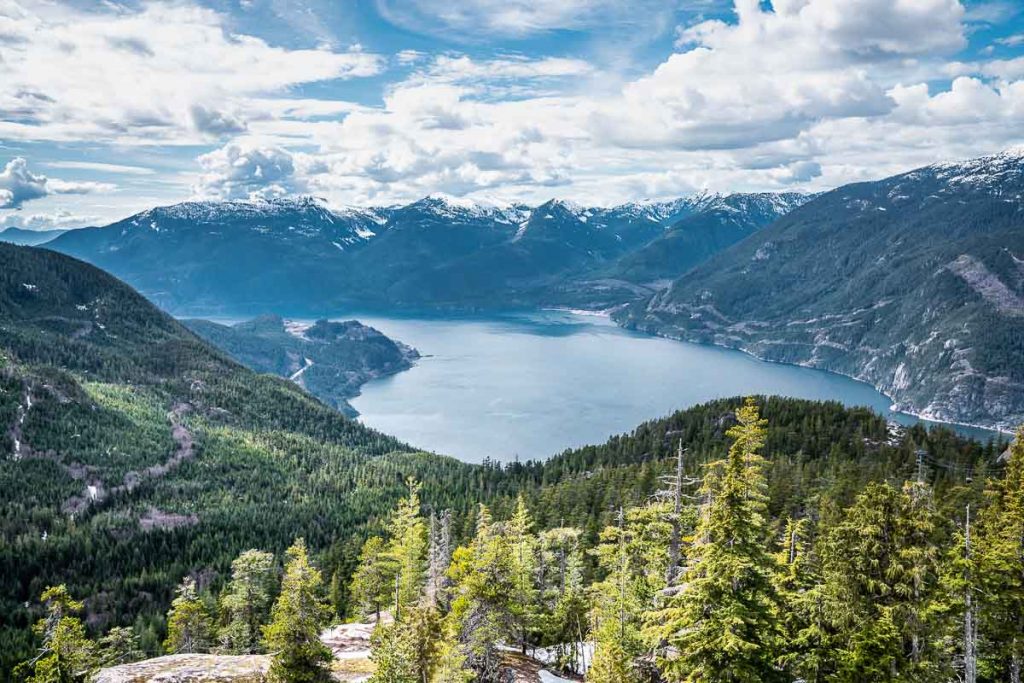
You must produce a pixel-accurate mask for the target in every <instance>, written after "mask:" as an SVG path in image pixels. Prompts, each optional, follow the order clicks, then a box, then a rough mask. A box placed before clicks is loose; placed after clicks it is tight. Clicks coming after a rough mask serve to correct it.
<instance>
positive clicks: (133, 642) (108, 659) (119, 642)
mask: <svg viewBox="0 0 1024 683" xmlns="http://www.w3.org/2000/svg"><path fill="white" fill-rule="evenodd" d="M98 645H99V656H98V660H99V665H100V666H101V667H107V666H117V665H118V664H128V663H130V662H137V661H138V660H140V659H142V658H143V657H144V656H145V653H143V651H142V648H141V647H140V646H139V638H138V636H136V635H135V629H132V628H128V627H126V626H115V627H114V628H112V629H110V630H109V631H107V634H106V635H105V636H103V637H102V638H100V640H99V643H98Z"/></svg>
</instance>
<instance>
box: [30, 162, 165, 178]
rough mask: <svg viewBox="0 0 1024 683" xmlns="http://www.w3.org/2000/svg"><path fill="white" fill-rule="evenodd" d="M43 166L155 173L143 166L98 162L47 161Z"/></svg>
mask: <svg viewBox="0 0 1024 683" xmlns="http://www.w3.org/2000/svg"><path fill="white" fill-rule="evenodd" d="M44 165H45V166H49V167H50V168H67V169H73V170H78V171H99V172H101V173H122V174H125V175H153V174H154V173H156V171H154V170H153V169H151V168H146V167H145V166H130V165H126V164H108V163H103V162H98V161H48V162H46V164H44Z"/></svg>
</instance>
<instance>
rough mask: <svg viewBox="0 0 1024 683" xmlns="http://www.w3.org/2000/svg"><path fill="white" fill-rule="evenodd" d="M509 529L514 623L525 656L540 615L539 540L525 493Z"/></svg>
mask: <svg viewBox="0 0 1024 683" xmlns="http://www.w3.org/2000/svg"><path fill="white" fill-rule="evenodd" d="M505 528H506V534H507V535H508V544H509V547H510V548H511V550H512V589H513V594H512V619H513V622H514V624H515V625H514V630H515V638H516V640H517V641H518V645H519V648H520V651H521V652H522V653H523V654H524V655H525V654H526V646H527V644H528V642H529V640H530V634H531V632H532V631H533V630H534V629H535V628H536V624H537V620H538V616H539V615H538V609H537V608H538V606H537V588H536V585H535V582H536V577H535V576H534V574H535V572H536V564H537V558H536V553H537V539H536V538H535V537H534V536H533V534H532V528H533V520H532V519H531V518H530V511H529V509H527V507H526V500H525V499H524V498H523V494H521V493H520V494H519V497H518V499H517V500H516V511H515V514H514V515H513V516H512V519H510V520H509V522H508V524H507V525H506V527H505Z"/></svg>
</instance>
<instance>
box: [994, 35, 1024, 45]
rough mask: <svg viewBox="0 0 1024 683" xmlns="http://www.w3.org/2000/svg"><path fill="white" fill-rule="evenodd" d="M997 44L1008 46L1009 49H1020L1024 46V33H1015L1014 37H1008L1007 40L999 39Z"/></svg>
mask: <svg viewBox="0 0 1024 683" xmlns="http://www.w3.org/2000/svg"><path fill="white" fill-rule="evenodd" d="M996 42H997V43H998V44H1000V45H1006V46H1007V47H1020V46H1021V45H1024V33H1014V34H1013V35H1010V36H1006V37H1005V38H997V39H996Z"/></svg>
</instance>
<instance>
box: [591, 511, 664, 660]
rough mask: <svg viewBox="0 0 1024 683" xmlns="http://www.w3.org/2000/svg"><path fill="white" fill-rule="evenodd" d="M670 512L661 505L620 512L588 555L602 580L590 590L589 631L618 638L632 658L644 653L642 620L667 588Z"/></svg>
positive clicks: (620, 644) (644, 637)
mask: <svg viewBox="0 0 1024 683" xmlns="http://www.w3.org/2000/svg"><path fill="white" fill-rule="evenodd" d="M670 509H671V508H670V507H669V506H668V504H665V503H654V504H651V505H645V506H642V507H638V508H633V509H631V510H629V511H626V510H624V509H620V510H619V512H618V518H617V522H616V523H615V524H614V525H612V526H609V527H607V528H605V530H604V531H602V532H601V535H600V544H599V545H598V547H597V548H595V549H594V550H593V551H591V554H592V555H593V556H594V557H595V558H596V559H597V564H598V567H599V568H600V569H601V570H602V571H603V572H604V574H605V577H604V579H603V580H602V581H600V582H597V583H595V584H593V585H592V586H591V589H590V594H591V599H592V611H591V625H592V627H593V629H594V630H595V631H596V632H597V633H609V634H610V633H615V634H617V636H616V637H617V638H618V644H619V646H620V647H622V648H623V649H624V650H625V652H626V653H627V654H628V655H629V656H630V657H636V656H639V655H640V654H642V653H643V652H644V650H645V649H646V636H645V634H644V633H643V632H642V627H643V620H644V615H645V613H646V612H647V610H649V609H650V608H651V606H652V605H653V603H654V600H655V596H656V595H657V594H658V593H659V591H661V590H662V589H664V588H665V578H666V575H667V571H666V568H667V565H668V554H669V545H670V542H671V535H672V526H671V523H670V522H668V521H666V519H667V518H668V514H667V513H668V511H669V510H670Z"/></svg>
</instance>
